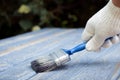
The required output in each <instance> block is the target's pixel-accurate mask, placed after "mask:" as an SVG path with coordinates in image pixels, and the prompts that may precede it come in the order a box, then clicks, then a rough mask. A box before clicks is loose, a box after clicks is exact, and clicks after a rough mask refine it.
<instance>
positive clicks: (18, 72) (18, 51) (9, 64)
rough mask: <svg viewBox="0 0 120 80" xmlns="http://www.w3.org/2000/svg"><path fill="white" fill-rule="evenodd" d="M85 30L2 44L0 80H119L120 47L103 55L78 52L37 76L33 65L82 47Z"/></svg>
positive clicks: (51, 32)
mask: <svg viewBox="0 0 120 80" xmlns="http://www.w3.org/2000/svg"><path fill="white" fill-rule="evenodd" d="M82 31H83V29H59V28H55V29H43V30H40V31H36V32H30V33H26V34H22V35H18V36H14V37H11V38H7V39H3V40H0V80H118V79H119V76H120V65H119V64H120V44H116V45H114V46H112V47H110V48H108V49H102V51H101V52H87V51H86V50H84V51H81V52H78V53H76V54H74V55H72V56H71V59H72V60H71V61H70V62H68V63H66V64H65V65H63V66H62V67H59V68H57V69H55V70H53V71H50V72H43V73H38V74H36V73H35V72H34V71H33V70H32V69H31V67H30V62H31V61H33V60H35V59H38V58H39V56H44V55H47V54H49V53H50V52H53V51H55V50H57V49H61V48H66V49H70V48H72V47H73V46H75V45H77V44H80V43H81V42H82V40H81V33H82Z"/></svg>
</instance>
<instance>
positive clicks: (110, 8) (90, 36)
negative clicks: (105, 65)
mask: <svg viewBox="0 0 120 80" xmlns="http://www.w3.org/2000/svg"><path fill="white" fill-rule="evenodd" d="M109 37H113V38H112V39H109V40H107V41H105V39H107V38H109ZM82 39H83V40H84V41H88V42H87V44H86V49H87V50H88V51H97V50H100V48H101V47H105V48H107V47H110V46H111V45H112V44H114V43H118V42H119V41H120V8H118V7H116V6H115V5H114V4H113V3H112V0H110V1H109V2H108V4H107V5H106V6H105V7H104V8H102V9H101V10H100V11H98V12H97V13H96V14H95V15H93V17H91V18H90V19H89V20H88V22H87V24H86V27H85V30H84V31H83V34H82Z"/></svg>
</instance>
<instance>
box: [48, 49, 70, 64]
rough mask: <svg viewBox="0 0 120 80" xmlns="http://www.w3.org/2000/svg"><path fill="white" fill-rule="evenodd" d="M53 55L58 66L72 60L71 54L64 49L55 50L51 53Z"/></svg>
mask: <svg viewBox="0 0 120 80" xmlns="http://www.w3.org/2000/svg"><path fill="white" fill-rule="evenodd" d="M49 55H50V56H51V57H53V59H54V61H55V63H56V64H57V66H60V65H62V64H64V63H66V62H68V61H70V60H71V59H70V56H69V55H68V54H67V53H65V52H64V51H63V50H58V51H56V52H53V53H51V54H49Z"/></svg>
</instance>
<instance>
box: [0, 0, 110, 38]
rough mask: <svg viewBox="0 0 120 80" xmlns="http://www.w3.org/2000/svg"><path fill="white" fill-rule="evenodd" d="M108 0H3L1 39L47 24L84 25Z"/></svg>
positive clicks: (53, 25) (47, 25) (48, 25)
mask: <svg viewBox="0 0 120 80" xmlns="http://www.w3.org/2000/svg"><path fill="white" fill-rule="evenodd" d="M107 2H108V1H107V0H0V4H1V5H0V39H2V38H6V37H10V36H14V35H17V34H21V33H25V32H28V31H34V30H39V29H42V28H46V27H50V28H51V27H59V28H80V27H84V26H85V24H86V22H87V20H88V19H89V18H90V17H91V16H92V15H93V14H94V13H96V12H97V11H98V10H99V9H101V8H102V7H103V6H104V5H105V4H106V3H107Z"/></svg>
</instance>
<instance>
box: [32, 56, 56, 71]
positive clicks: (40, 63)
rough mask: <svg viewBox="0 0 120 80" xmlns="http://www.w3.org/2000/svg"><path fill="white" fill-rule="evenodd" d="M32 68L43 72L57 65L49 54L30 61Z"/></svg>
mask: <svg viewBox="0 0 120 80" xmlns="http://www.w3.org/2000/svg"><path fill="white" fill-rule="evenodd" d="M31 67H32V69H33V70H34V71H35V72H36V73H39V72H45V71H50V70H53V69H55V68H56V67H57V65H56V63H55V61H54V59H52V58H51V57H50V56H49V55H48V56H45V57H40V58H39V59H37V60H35V61H32V62H31Z"/></svg>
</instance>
